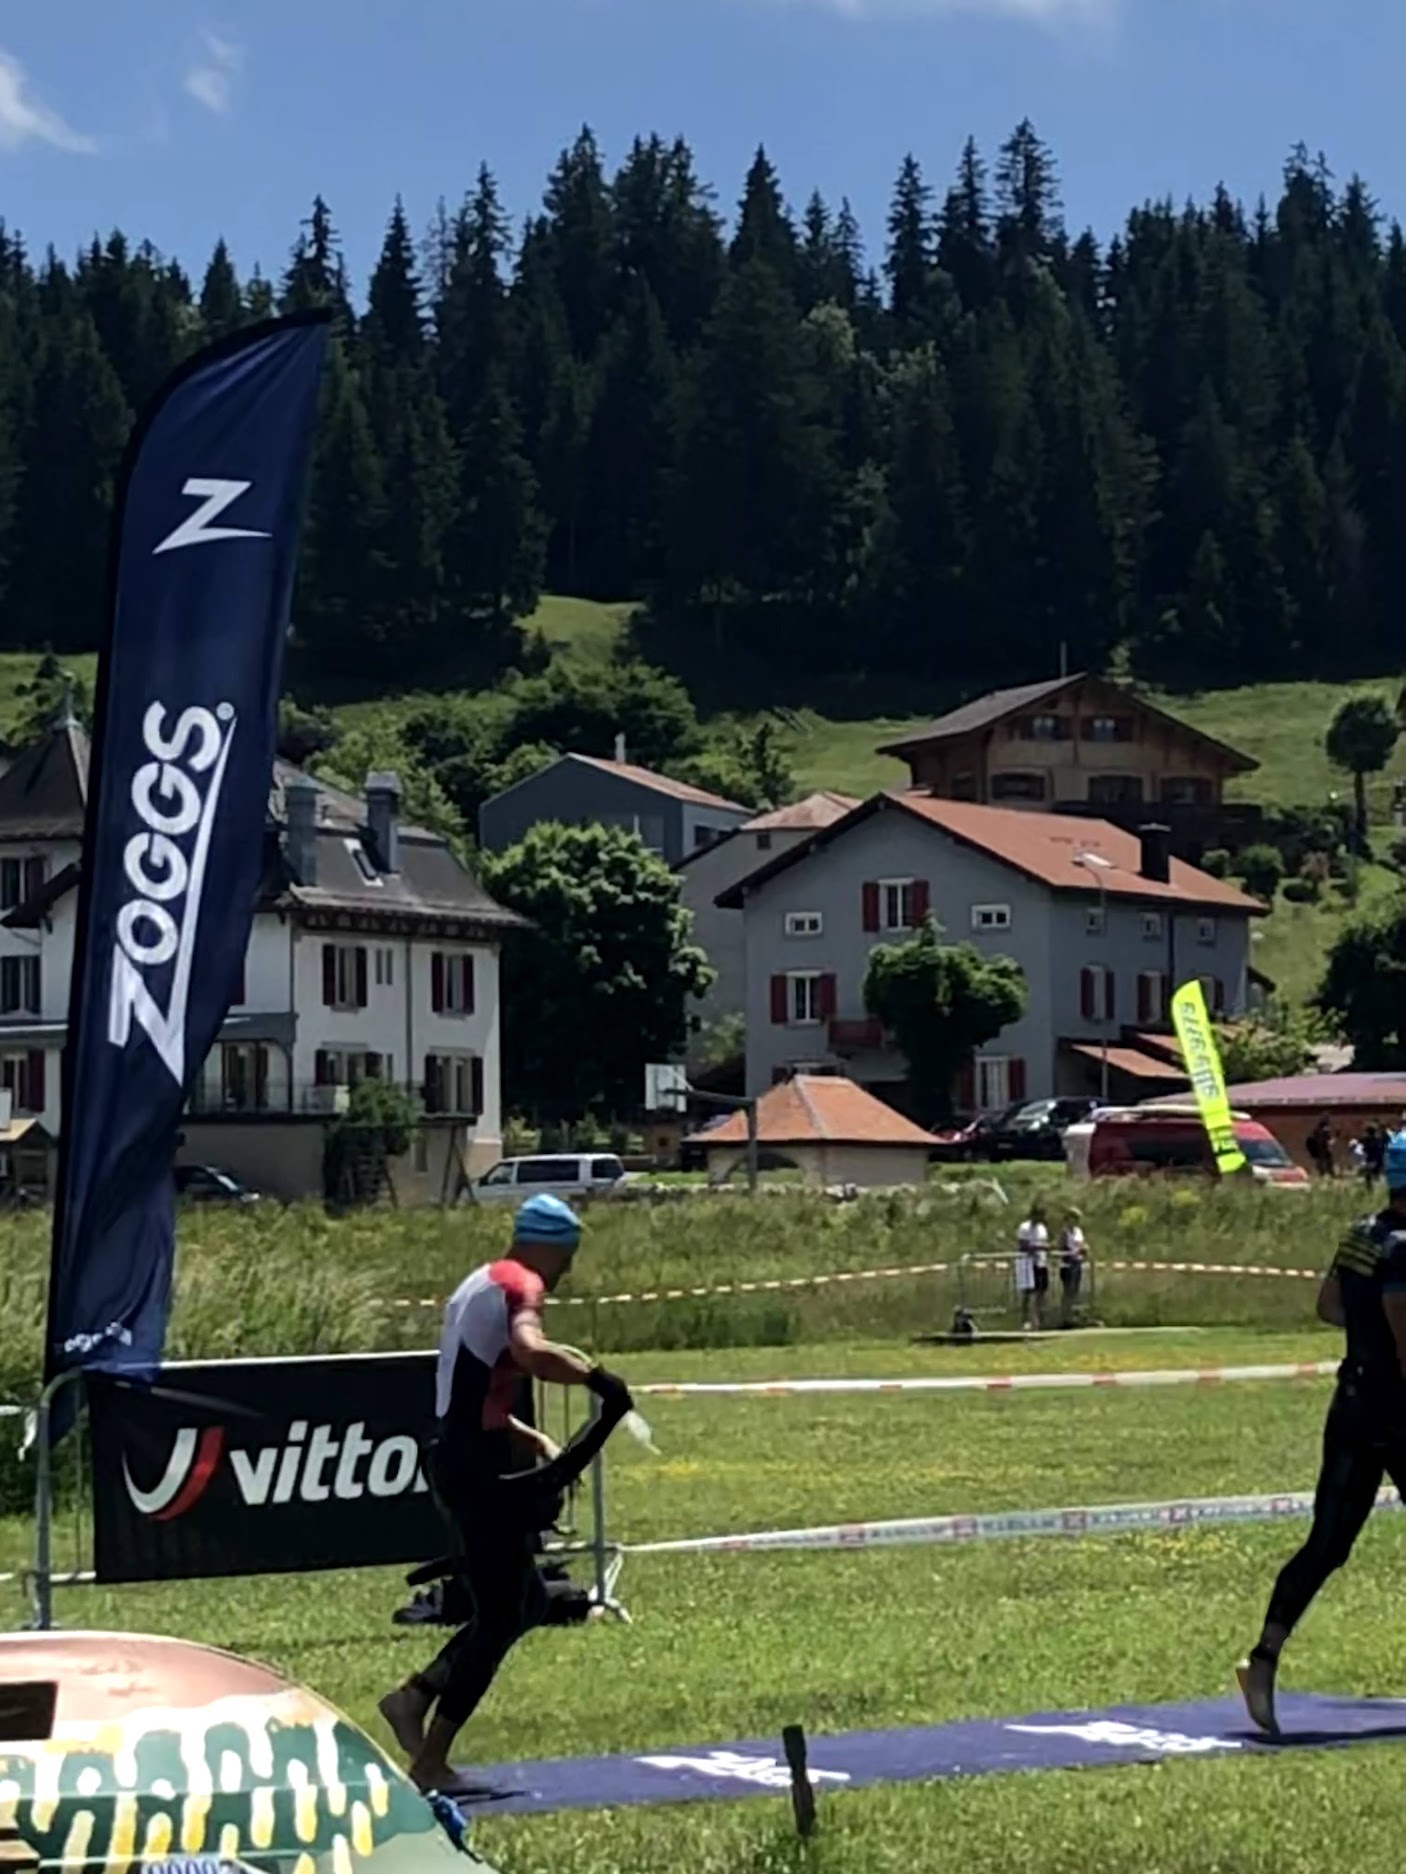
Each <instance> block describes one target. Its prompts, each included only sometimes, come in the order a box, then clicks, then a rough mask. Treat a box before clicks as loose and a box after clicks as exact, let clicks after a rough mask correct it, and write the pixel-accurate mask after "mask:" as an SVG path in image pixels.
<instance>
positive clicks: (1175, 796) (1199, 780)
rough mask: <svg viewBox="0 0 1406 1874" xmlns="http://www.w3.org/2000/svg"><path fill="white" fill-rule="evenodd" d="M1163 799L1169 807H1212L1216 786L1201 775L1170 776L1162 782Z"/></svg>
mask: <svg viewBox="0 0 1406 1874" xmlns="http://www.w3.org/2000/svg"><path fill="white" fill-rule="evenodd" d="M1162 799H1163V800H1164V801H1165V802H1166V804H1167V805H1168V806H1169V807H1211V806H1214V805H1215V799H1216V790H1215V784H1214V782H1212V781H1208V780H1206V779H1205V778H1204V777H1203V776H1201V775H1193V774H1169V775H1168V776H1167V777H1166V779H1165V780H1164V781H1163V782H1162Z"/></svg>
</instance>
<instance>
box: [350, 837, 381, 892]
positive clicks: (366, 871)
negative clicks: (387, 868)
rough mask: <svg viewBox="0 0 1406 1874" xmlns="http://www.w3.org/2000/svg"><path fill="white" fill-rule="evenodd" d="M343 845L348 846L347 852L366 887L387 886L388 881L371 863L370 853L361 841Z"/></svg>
mask: <svg viewBox="0 0 1406 1874" xmlns="http://www.w3.org/2000/svg"><path fill="white" fill-rule="evenodd" d="M343 844H344V845H345V846H346V849H347V851H348V852H349V853H350V854H351V858H352V864H353V865H354V866H355V867H356V869H357V871H358V872H359V873H360V874H361V879H362V883H363V884H365V885H384V884H385V882H386V881H385V880H384V879H383V878H382V877H381V875H380V873H379V872H378V871H377V870H376V868H375V866H374V865H373V864H372V863H371V855H370V853H368V852H367V850H366V848H365V847H364V846H363V845H362V843H361V841H360V840H359V839H349V840H345V841H344V842H343Z"/></svg>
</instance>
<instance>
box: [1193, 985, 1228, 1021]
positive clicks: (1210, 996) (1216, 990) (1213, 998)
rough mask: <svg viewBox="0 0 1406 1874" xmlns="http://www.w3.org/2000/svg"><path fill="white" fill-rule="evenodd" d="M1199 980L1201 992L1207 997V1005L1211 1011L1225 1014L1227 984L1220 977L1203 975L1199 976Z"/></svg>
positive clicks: (1216, 1013) (1213, 1013) (1214, 1013)
mask: <svg viewBox="0 0 1406 1874" xmlns="http://www.w3.org/2000/svg"><path fill="white" fill-rule="evenodd" d="M1197 980H1198V981H1199V983H1200V984H1201V993H1202V995H1203V996H1205V998H1206V1007H1207V1008H1208V1009H1209V1010H1210V1011H1211V1013H1212V1015H1224V1014H1225V984H1224V983H1223V982H1222V981H1221V979H1220V977H1219V976H1201V977H1198V978H1197Z"/></svg>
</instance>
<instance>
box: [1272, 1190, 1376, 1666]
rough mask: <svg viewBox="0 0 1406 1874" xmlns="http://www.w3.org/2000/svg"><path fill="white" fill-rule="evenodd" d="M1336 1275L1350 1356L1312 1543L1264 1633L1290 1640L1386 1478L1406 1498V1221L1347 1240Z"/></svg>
mask: <svg viewBox="0 0 1406 1874" xmlns="http://www.w3.org/2000/svg"><path fill="white" fill-rule="evenodd" d="M1331 1273H1332V1274H1333V1275H1335V1276H1336V1277H1337V1278H1338V1283H1339V1286H1340V1288H1341V1292H1342V1302H1343V1313H1344V1315H1345V1316H1346V1322H1345V1331H1346V1335H1347V1350H1346V1355H1345V1357H1344V1359H1343V1363H1342V1365H1341V1367H1340V1368H1339V1369H1338V1383H1337V1389H1336V1391H1335V1392H1334V1394H1333V1402H1332V1404H1331V1405H1330V1406H1329V1408H1328V1418H1327V1423H1326V1424H1325V1425H1324V1428H1323V1466H1322V1470H1321V1471H1320V1473H1319V1477H1318V1487H1317V1491H1316V1494H1315V1496H1314V1506H1313V1526H1312V1528H1311V1529H1310V1530H1309V1534H1308V1540H1307V1541H1306V1542H1305V1543H1304V1545H1303V1547H1302V1548H1301V1549H1300V1550H1299V1552H1298V1553H1297V1555H1295V1556H1294V1557H1293V1558H1292V1559H1291V1560H1290V1561H1289V1562H1287V1563H1286V1564H1285V1566H1284V1569H1283V1571H1282V1572H1281V1574H1280V1576H1279V1579H1278V1581H1277V1582H1276V1583H1275V1585H1274V1593H1273V1595H1272V1596H1271V1598H1270V1603H1269V1612H1268V1614H1267V1615H1266V1625H1267V1626H1276V1627H1283V1628H1284V1629H1285V1630H1286V1632H1292V1631H1293V1629H1294V1628H1295V1627H1296V1626H1297V1625H1298V1623H1299V1621H1300V1620H1302V1618H1303V1616H1304V1614H1305V1613H1306V1612H1307V1611H1308V1608H1309V1605H1310V1603H1311V1602H1312V1600H1313V1598H1314V1596H1315V1595H1316V1594H1317V1593H1318V1591H1319V1589H1320V1588H1322V1586H1323V1584H1324V1582H1325V1581H1326V1580H1327V1579H1328V1577H1329V1575H1331V1574H1332V1573H1333V1572H1334V1570H1335V1569H1338V1568H1341V1567H1342V1566H1343V1564H1344V1563H1345V1562H1346V1561H1347V1559H1348V1557H1349V1556H1350V1555H1351V1554H1352V1550H1353V1545H1354V1544H1355V1543H1356V1541H1357V1538H1358V1536H1359V1535H1360V1534H1361V1532H1362V1528H1363V1525H1364V1524H1365V1523H1366V1521H1367V1518H1368V1517H1369V1516H1370V1515H1371V1513H1372V1507H1373V1505H1374V1504H1375V1502H1376V1499H1377V1492H1378V1491H1379V1490H1380V1489H1381V1487H1382V1479H1383V1477H1390V1478H1391V1481H1392V1482H1393V1483H1394V1484H1395V1485H1396V1488H1397V1489H1398V1490H1399V1491H1400V1492H1401V1493H1402V1495H1403V1496H1406V1380H1403V1378H1402V1373H1401V1363H1400V1360H1399V1357H1398V1355H1397V1351H1396V1342H1395V1339H1394V1337H1393V1335H1392V1332H1391V1327H1390V1325H1389V1323H1388V1321H1387V1318H1386V1311H1385V1309H1384V1308H1383V1306H1382V1301H1383V1297H1384V1296H1385V1295H1386V1294H1387V1293H1389V1292H1391V1291H1393V1290H1394V1291H1396V1292H1398V1293H1403V1292H1406V1215H1401V1214H1398V1213H1397V1212H1395V1211H1390V1210H1386V1211H1383V1212H1382V1213H1381V1214H1380V1215H1379V1216H1376V1217H1368V1218H1364V1219H1363V1220H1362V1221H1361V1222H1360V1223H1356V1224H1354V1225H1353V1227H1352V1228H1351V1229H1350V1230H1349V1231H1348V1233H1347V1235H1346V1236H1345V1237H1344V1238H1343V1240H1342V1243H1341V1244H1340V1246H1339V1248H1338V1253H1337V1255H1336V1256H1335V1257H1334V1259H1333V1265H1332V1270H1331Z"/></svg>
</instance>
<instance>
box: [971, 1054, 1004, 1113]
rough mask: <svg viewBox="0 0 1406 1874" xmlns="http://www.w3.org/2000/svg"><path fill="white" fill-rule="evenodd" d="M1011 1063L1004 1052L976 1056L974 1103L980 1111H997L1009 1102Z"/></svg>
mask: <svg viewBox="0 0 1406 1874" xmlns="http://www.w3.org/2000/svg"><path fill="white" fill-rule="evenodd" d="M1011 1097H1012V1095H1011V1063H1010V1060H1009V1058H1008V1057H1007V1056H1006V1055H1004V1054H978V1055H977V1057H976V1105H977V1111H978V1112H982V1113H998V1112H1001V1111H1002V1110H1003V1109H1004V1108H1005V1107H1007V1106H1009V1105H1010V1103H1011Z"/></svg>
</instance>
